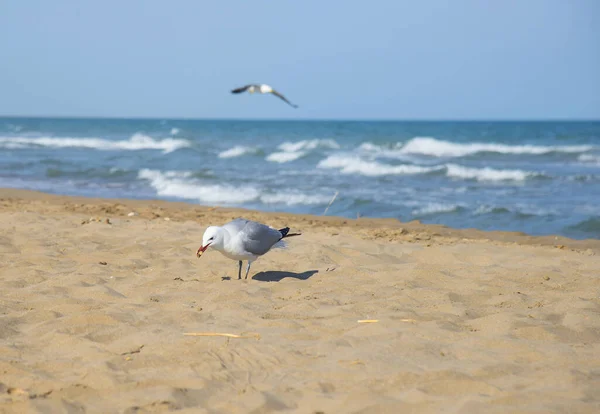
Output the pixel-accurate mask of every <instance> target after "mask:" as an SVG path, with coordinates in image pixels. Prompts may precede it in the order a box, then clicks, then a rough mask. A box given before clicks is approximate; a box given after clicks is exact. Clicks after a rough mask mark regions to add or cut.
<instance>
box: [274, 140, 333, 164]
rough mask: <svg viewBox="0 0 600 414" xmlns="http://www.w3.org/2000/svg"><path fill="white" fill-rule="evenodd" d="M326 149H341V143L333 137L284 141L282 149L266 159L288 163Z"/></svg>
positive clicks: (280, 146)
mask: <svg viewBox="0 0 600 414" xmlns="http://www.w3.org/2000/svg"><path fill="white" fill-rule="evenodd" d="M318 148H324V149H339V148H340V145H339V144H338V143H337V142H335V141H334V140H332V139H307V140H303V141H298V142H284V143H283V144H280V145H279V146H278V147H277V149H279V150H280V151H278V152H274V153H272V154H269V155H268V156H267V157H266V158H265V159H266V160H267V161H270V162H278V163H281V164H282V163H286V162H290V161H295V160H297V159H299V158H302V157H304V156H305V155H307V154H308V153H309V152H310V151H312V150H315V149H318Z"/></svg>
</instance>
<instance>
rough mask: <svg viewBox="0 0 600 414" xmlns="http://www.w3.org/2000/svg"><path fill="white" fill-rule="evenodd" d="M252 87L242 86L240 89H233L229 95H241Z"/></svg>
mask: <svg viewBox="0 0 600 414" xmlns="http://www.w3.org/2000/svg"><path fill="white" fill-rule="evenodd" d="M251 86H252V85H246V86H242V87H241V88H235V89H233V90H232V91H231V93H242V92H246V91H247V90H248V88H249V87H251Z"/></svg>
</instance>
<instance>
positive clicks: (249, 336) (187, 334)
mask: <svg viewBox="0 0 600 414" xmlns="http://www.w3.org/2000/svg"><path fill="white" fill-rule="evenodd" d="M184 335H185V336H224V337H226V338H255V339H260V335H259V334H249V335H237V334H231V333H219V332H186V333H184Z"/></svg>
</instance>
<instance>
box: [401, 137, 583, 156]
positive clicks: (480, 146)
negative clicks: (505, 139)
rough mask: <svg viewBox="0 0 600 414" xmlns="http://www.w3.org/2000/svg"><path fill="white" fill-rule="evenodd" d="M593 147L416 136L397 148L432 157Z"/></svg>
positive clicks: (569, 151) (554, 151)
mask: <svg viewBox="0 0 600 414" xmlns="http://www.w3.org/2000/svg"><path fill="white" fill-rule="evenodd" d="M592 149H594V147H593V146H592V145H568V146H561V145H557V146H552V145H550V146H544V145H506V144H494V143H480V142H472V143H465V144H460V143H456V142H450V141H443V140H438V139H435V138H429V137H416V138H413V139H411V140H409V141H408V142H406V144H404V145H403V146H401V147H400V149H399V150H398V152H399V153H401V154H411V155H427V156H432V157H448V158H451V157H464V156H467V155H473V154H477V153H481V152H495V153H499V154H515V155H518V154H524V155H543V154H550V153H580V152H586V151H590V150H592Z"/></svg>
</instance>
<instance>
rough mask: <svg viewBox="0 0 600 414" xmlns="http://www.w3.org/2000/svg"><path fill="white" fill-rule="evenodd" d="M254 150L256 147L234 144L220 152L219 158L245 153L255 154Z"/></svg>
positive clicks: (255, 150)
mask: <svg viewBox="0 0 600 414" xmlns="http://www.w3.org/2000/svg"><path fill="white" fill-rule="evenodd" d="M256 152H257V149H256V148H253V147H245V146H243V145H236V146H235V147H233V148H229V149H228V150H225V151H222V152H220V153H219V158H235V157H240V156H242V155H245V154H255V153H256Z"/></svg>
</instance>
